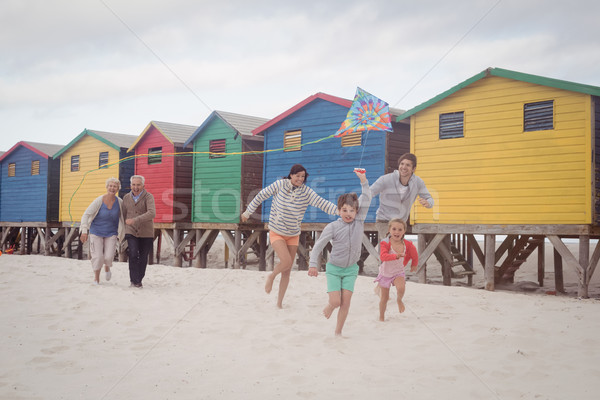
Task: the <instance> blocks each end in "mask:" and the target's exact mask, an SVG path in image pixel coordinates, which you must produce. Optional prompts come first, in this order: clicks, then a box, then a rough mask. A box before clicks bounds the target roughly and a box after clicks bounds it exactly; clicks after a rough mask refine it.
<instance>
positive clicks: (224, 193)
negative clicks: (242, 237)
mask: <svg viewBox="0 0 600 400" xmlns="http://www.w3.org/2000/svg"><path fill="white" fill-rule="evenodd" d="M267 121H268V120H267V119H265V118H259V117H253V116H249V115H242V114H235V113H231V112H225V111H213V112H212V113H211V114H210V115H209V116H208V117H207V118H206V120H205V121H204V122H203V123H202V125H200V126H199V127H198V129H196V131H195V132H194V133H193V134H192V135H191V136H190V137H189V138H188V139H187V140H186V142H185V144H184V146H185V147H189V146H190V145H191V144H193V153H194V157H193V160H194V174H193V191H192V192H193V196H192V200H193V201H192V222H201V223H218V224H227V223H234V224H238V223H239V222H240V213H241V212H242V211H243V210H244V209H245V207H246V206H247V205H248V203H249V202H250V201H251V200H252V199H253V198H254V195H256V193H258V191H260V190H261V188H262V168H263V154H262V150H263V138H262V137H260V136H253V135H252V130H253V129H255V128H256V127H258V126H260V125H262V124H264V123H265V122H267Z"/></svg>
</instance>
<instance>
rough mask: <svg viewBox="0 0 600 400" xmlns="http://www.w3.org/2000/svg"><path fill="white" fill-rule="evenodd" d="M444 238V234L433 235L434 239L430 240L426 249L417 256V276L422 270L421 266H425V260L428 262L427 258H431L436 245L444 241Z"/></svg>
mask: <svg viewBox="0 0 600 400" xmlns="http://www.w3.org/2000/svg"><path fill="white" fill-rule="evenodd" d="M445 237H446V234H445V233H438V234H436V235H435V237H434V238H433V239H431V241H430V242H429V243H427V247H426V248H425V250H423V251H422V252H421V253H420V254H419V264H418V267H417V275H418V274H419V273H420V272H421V269H422V268H423V266H424V265H425V263H426V262H427V260H429V257H431V255H432V254H433V252H434V251H435V249H436V248H437V247H438V245H439V244H440V243H441V241H442V240H444V238H445Z"/></svg>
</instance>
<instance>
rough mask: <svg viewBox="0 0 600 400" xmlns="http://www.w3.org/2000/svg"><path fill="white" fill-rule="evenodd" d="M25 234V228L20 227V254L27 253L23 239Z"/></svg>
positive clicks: (25, 242)
mask: <svg viewBox="0 0 600 400" xmlns="http://www.w3.org/2000/svg"><path fill="white" fill-rule="evenodd" d="M26 236H27V228H25V227H22V228H21V246H20V247H21V248H20V249H19V253H20V254H21V255H24V254H27V241H26V240H25V239H26Z"/></svg>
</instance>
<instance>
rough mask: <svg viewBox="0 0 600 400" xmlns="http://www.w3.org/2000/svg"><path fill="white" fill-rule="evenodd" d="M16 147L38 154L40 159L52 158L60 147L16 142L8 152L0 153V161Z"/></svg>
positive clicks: (48, 144)
mask: <svg viewBox="0 0 600 400" xmlns="http://www.w3.org/2000/svg"><path fill="white" fill-rule="evenodd" d="M18 147H25V148H27V149H29V150H30V151H32V152H34V153H37V154H39V155H40V156H41V157H46V158H52V156H53V155H54V153H56V152H57V151H59V150H60V149H61V148H62V146H61V145H58V144H50V143H38V142H26V141H24V140H22V141H20V142H17V143H15V144H14V145H13V147H11V148H10V149H9V150H8V151H6V152H2V153H0V161H2V160H3V159H4V158H5V157H8V155H9V154H10V153H12V152H13V151H15V149H17V148H18Z"/></svg>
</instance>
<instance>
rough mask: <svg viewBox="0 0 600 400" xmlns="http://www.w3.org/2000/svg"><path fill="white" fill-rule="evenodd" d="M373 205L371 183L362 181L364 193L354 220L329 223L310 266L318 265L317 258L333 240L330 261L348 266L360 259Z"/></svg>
mask: <svg viewBox="0 0 600 400" xmlns="http://www.w3.org/2000/svg"><path fill="white" fill-rule="evenodd" d="M370 205H371V190H370V189H369V183H368V182H364V183H362V194H361V195H360V197H359V198H358V212H357V214H356V218H355V219H354V221H352V222H350V223H347V222H344V220H343V219H342V218H338V219H337V220H335V221H333V222H330V223H329V224H327V226H326V227H325V229H323V232H322V233H321V236H320V237H319V239H318V240H317V241H316V243H315V245H314V246H313V249H312V250H311V252H310V261H309V267H317V258H318V257H319V254H321V252H322V251H323V249H324V248H325V246H327V243H329V241H331V245H332V247H331V254H330V256H329V262H330V263H331V264H333V265H335V266H336V267H341V268H347V267H349V266H351V265H353V264H356V262H357V261H358V260H359V259H360V254H361V248H362V238H363V233H364V225H365V218H366V217H367V212H368V211H369V206H370Z"/></svg>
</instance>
